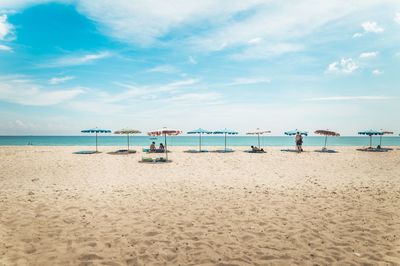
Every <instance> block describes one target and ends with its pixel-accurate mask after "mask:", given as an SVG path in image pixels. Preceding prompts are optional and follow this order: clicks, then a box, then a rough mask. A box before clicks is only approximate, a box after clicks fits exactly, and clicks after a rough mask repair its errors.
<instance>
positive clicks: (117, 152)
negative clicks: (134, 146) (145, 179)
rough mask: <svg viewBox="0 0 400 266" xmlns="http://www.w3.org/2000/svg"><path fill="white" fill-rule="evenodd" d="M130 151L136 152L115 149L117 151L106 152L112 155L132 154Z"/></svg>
mask: <svg viewBox="0 0 400 266" xmlns="http://www.w3.org/2000/svg"><path fill="white" fill-rule="evenodd" d="M132 153H136V151H135V150H129V151H128V150H117V151H113V152H109V153H108V154H112V155H123V154H132Z"/></svg>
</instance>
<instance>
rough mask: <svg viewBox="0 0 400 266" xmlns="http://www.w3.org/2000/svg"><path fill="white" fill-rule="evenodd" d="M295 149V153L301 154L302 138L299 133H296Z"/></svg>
mask: <svg viewBox="0 0 400 266" xmlns="http://www.w3.org/2000/svg"><path fill="white" fill-rule="evenodd" d="M295 140H296V147H297V152H302V151H303V147H302V145H303V137H302V136H301V134H300V132H297V134H296V137H295Z"/></svg>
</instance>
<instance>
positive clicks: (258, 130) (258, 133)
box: [246, 128, 271, 149]
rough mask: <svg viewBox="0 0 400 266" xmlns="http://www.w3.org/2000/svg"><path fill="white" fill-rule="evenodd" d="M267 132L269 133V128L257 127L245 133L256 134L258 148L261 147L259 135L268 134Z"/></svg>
mask: <svg viewBox="0 0 400 266" xmlns="http://www.w3.org/2000/svg"><path fill="white" fill-rule="evenodd" d="M269 133H271V131H269V130H261V129H259V128H257V129H256V130H254V131H250V132H247V133H246V134H247V135H257V137H258V148H259V149H260V148H261V147H260V135H264V134H269Z"/></svg>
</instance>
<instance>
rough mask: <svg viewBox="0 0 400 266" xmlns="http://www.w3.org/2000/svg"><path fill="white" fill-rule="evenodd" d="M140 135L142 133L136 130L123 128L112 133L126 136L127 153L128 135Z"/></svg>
mask: <svg viewBox="0 0 400 266" xmlns="http://www.w3.org/2000/svg"><path fill="white" fill-rule="evenodd" d="M140 133H142V132H141V131H140V130H137V129H129V128H124V129H120V130H117V131H114V134H118V135H126V136H127V140H128V152H129V135H134V134H140Z"/></svg>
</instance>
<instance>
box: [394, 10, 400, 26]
mask: <svg viewBox="0 0 400 266" xmlns="http://www.w3.org/2000/svg"><path fill="white" fill-rule="evenodd" d="M394 21H395V22H397V23H398V24H400V12H397V13H396V15H395V17H394Z"/></svg>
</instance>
